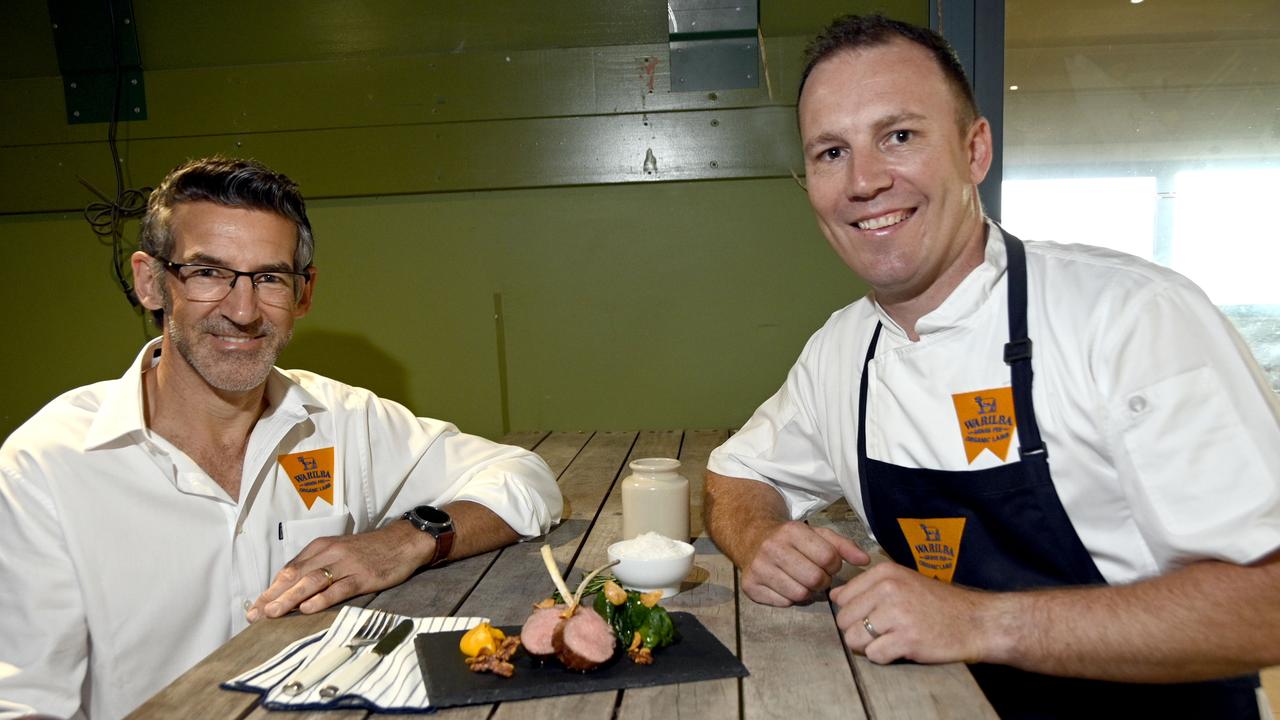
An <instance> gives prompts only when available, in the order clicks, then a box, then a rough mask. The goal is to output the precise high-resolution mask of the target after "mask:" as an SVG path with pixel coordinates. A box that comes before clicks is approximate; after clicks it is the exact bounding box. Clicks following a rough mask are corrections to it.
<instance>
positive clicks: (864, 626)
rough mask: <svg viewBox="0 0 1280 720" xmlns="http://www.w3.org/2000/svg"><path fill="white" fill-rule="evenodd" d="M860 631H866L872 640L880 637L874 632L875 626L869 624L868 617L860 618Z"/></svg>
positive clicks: (869, 619)
mask: <svg viewBox="0 0 1280 720" xmlns="http://www.w3.org/2000/svg"><path fill="white" fill-rule="evenodd" d="M862 629H863V630H866V631H867V634H868V635H870V636H871V639H872V640H875V639H877V638H879V637H880V633H878V632H876V626H875V625H872V624H871V618H869V617H864V618H862Z"/></svg>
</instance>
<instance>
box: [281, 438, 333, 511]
mask: <svg viewBox="0 0 1280 720" xmlns="http://www.w3.org/2000/svg"><path fill="white" fill-rule="evenodd" d="M276 459H277V460H279V461H280V467H282V468H284V471H285V474H287V475H288V476H289V479H290V480H292V481H293V487H294V489H295V490H297V491H298V497H300V498H302V502H304V503H306V504H307V509H308V510H310V509H311V506H312V505H314V504H315V502H316V499H317V498H318V499H321V500H324V501H325V502H327V503H329V505H333V448H331V447H327V448H318V449H316V450H307V451H306V452H300V453H293V454H292V455H281V456H279V457H278V458H276Z"/></svg>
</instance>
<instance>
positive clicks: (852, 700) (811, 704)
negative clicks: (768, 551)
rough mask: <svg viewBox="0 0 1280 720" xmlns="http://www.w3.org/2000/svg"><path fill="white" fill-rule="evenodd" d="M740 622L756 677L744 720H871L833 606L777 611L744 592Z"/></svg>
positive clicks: (746, 691)
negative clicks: (787, 719)
mask: <svg viewBox="0 0 1280 720" xmlns="http://www.w3.org/2000/svg"><path fill="white" fill-rule="evenodd" d="M818 520H819V522H820V523H829V522H830V520H829V519H828V518H826V517H822V516H820V517H819V518H818ZM850 530H851V528H850ZM738 616H739V626H740V627H741V631H740V635H741V637H740V638H739V642H740V643H741V645H742V651H741V656H742V661H743V663H744V664H745V665H746V666H747V669H748V670H749V671H751V676H750V677H747V678H745V679H744V680H743V681H742V701H743V714H742V717H743V718H744V719H746V720H750V719H751V718H773V717H778V716H780V715H784V714H790V715H792V716H795V717H805V718H809V717H812V718H827V717H830V718H866V717H867V711H866V709H865V708H864V707H863V700H862V698H861V696H860V695H859V693H858V689H857V687H856V686H855V684H854V682H852V681H853V670H852V668H851V667H850V665H849V662H848V659H847V654H846V651H845V647H844V642H843V641H842V640H841V638H840V632H839V629H838V628H837V627H836V622H835V617H834V616H833V615H832V614H831V610H830V608H829V606H828V604H827V602H825V601H824V600H815V601H814V602H812V603H810V604H808V605H801V606H795V607H788V608H774V607H768V606H765V605H759V604H757V603H755V602H754V601H752V600H751V599H750V598H748V597H747V596H746V594H745V593H742V592H741V591H740V592H739V593H738Z"/></svg>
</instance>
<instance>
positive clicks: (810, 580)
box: [742, 520, 870, 607]
mask: <svg viewBox="0 0 1280 720" xmlns="http://www.w3.org/2000/svg"><path fill="white" fill-rule="evenodd" d="M845 561H847V562H850V563H852V564H854V565H866V564H867V563H868V562H870V558H868V557H867V554H866V553H865V552H863V551H862V549H861V548H859V547H858V546H857V544H856V543H854V542H853V541H852V540H850V539H849V538H847V537H844V536H843V535H840V534H838V533H836V532H833V531H831V530H828V529H827V528H813V527H809V526H808V525H805V524H804V523H802V522H799V521H795V520H792V521H788V522H784V523H782V524H780V525H778V526H776V527H775V528H774V529H773V530H772V531H771V532H769V534H768V535H766V536H765V537H764V539H763V540H762V541H761V543H760V546H759V549H758V550H756V553H755V555H754V556H753V557H752V558H751V563H750V564H749V565H748V566H747V567H746V569H745V570H744V571H743V573H742V590H743V592H745V593H746V594H747V597H749V598H751V599H752V600H754V601H756V602H758V603H760V604H762V605H774V606H776V607H786V606H788V605H793V604H795V603H800V602H804V601H806V600H808V599H809V598H811V597H812V596H813V594H814V593H816V592H818V591H820V590H825V589H826V588H828V587H830V586H831V578H833V577H835V575H836V573H838V572H840V567H841V565H842V564H843V563H844V562H845Z"/></svg>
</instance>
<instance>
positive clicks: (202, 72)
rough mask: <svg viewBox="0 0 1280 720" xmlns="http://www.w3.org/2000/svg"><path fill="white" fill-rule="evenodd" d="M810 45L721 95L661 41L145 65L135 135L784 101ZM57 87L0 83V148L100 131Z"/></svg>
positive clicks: (780, 44) (773, 58) (773, 50)
mask: <svg viewBox="0 0 1280 720" xmlns="http://www.w3.org/2000/svg"><path fill="white" fill-rule="evenodd" d="M806 40H807V39H806V38H800V37H795V38H773V39H770V40H767V41H766V50H767V56H768V67H769V71H770V77H769V80H768V83H767V87H760V88H752V89H745V90H726V91H721V92H716V93H714V94H712V93H671V92H667V90H668V89H669V88H670V86H671V77H670V63H669V62H668V59H667V44H666V43H657V44H647V45H626V46H609V47H593V48H567V49H557V50H530V51H523V52H478V53H468V54H463V55H454V54H447V53H446V54H435V55H422V56H414V57H394V58H378V59H369V60H335V61H329V62H323V63H311V64H301V63H293V64H283V65H263V66H256V67H251V68H250V67H233V68H204V69H192V70H169V71H154V70H148V71H147V78H148V80H147V82H148V86H149V94H150V97H151V113H150V118H149V119H148V121H147V122H145V123H133V124H131V125H130V127H129V128H128V132H129V133H130V137H131V138H133V139H145V138H156V137H182V136H199V135H217V134H230V133H259V132H281V131H286V130H313V129H320V128H346V127H380V126H385V125H402V124H415V123H456V122H465V121H471V120H499V119H512V118H534V117H561V116H567V115H599V114H616V113H636V112H655V111H663V110H706V109H715V108H721V107H755V106H759V105H788V104H793V103H794V102H795V90H796V87H797V82H798V77H797V76H798V74H799V72H800V63H801V53H802V50H803V46H804V43H805V42H806ZM770 89H772V91H773V95H772V96H771V95H770V92H769V91H770ZM58 92H59V85H58V84H57V81H56V79H55V78H47V79H23V80H10V81H3V82H0V94H4V95H14V96H18V97H23V98H26V99H27V100H28V101H27V102H24V103H21V104H19V105H16V106H14V107H12V108H10V110H9V112H8V113H5V114H4V115H0V146H7V145H43V144H50V143H63V142H90V141H95V140H99V139H101V136H102V134H101V131H100V130H99V129H97V128H81V127H68V126H66V125H65V124H64V123H62V122H60V121H59V114H58V113H59V112H60V108H59V107H58V106H56V105H53V103H54V102H56V99H57V94H58Z"/></svg>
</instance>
